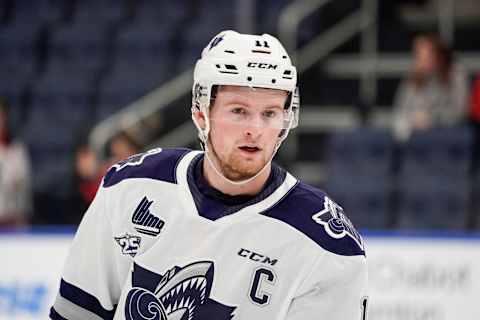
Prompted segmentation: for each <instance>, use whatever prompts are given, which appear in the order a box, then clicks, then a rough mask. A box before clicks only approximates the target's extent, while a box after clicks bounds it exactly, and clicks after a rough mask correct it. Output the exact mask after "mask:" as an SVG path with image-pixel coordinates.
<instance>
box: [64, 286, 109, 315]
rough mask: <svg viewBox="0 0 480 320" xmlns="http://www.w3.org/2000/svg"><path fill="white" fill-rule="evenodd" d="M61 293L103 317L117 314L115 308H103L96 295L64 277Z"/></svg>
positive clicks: (69, 299)
mask: <svg viewBox="0 0 480 320" xmlns="http://www.w3.org/2000/svg"><path fill="white" fill-rule="evenodd" d="M60 295H61V296H62V297H64V298H65V299H67V300H68V301H70V302H72V303H74V304H76V305H77V306H79V307H82V308H83V309H85V310H88V311H90V312H93V313H95V314H96V315H97V316H99V317H100V318H102V319H113V315H114V314H115V308H114V309H113V310H107V309H105V308H103V307H102V305H101V304H100V301H98V299H97V298H96V297H94V296H92V295H91V294H89V293H88V292H85V291H83V290H82V289H80V288H78V287H76V286H74V285H73V284H70V283H68V282H66V281H65V280H63V279H62V280H61V282H60Z"/></svg>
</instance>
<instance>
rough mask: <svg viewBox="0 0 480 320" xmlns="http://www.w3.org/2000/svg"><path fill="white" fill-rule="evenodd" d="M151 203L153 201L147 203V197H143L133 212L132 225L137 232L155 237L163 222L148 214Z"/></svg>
mask: <svg viewBox="0 0 480 320" xmlns="http://www.w3.org/2000/svg"><path fill="white" fill-rule="evenodd" d="M152 203H153V201H149V200H148V198H147V197H143V199H142V200H141V201H140V203H139V204H138V206H137V208H136V209H135V211H134V212H133V216H132V223H133V224H134V225H135V230H137V231H138V232H140V233H143V234H146V235H149V236H154V237H156V236H158V234H159V233H160V231H161V230H162V228H163V225H164V224H165V222H164V221H163V220H162V219H160V218H159V217H157V216H155V215H153V214H152V213H151V212H150V206H151V205H152Z"/></svg>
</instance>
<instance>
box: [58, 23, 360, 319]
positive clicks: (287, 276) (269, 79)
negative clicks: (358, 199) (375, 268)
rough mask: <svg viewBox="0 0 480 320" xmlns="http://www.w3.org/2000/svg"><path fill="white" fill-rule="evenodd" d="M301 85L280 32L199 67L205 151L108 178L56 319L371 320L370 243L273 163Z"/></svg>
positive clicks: (89, 215)
mask: <svg viewBox="0 0 480 320" xmlns="http://www.w3.org/2000/svg"><path fill="white" fill-rule="evenodd" d="M296 83H297V74H296V69H295V67H294V66H293V65H292V64H291V61H290V58H289V57H288V55H287V53H286V51H285V49H284V48H283V47H282V45H281V44H280V42H279V41H278V40H277V39H276V38H274V37H272V36H270V35H266V34H264V35H261V36H258V35H246V34H239V33H237V32H234V31H224V32H221V33H220V34H218V35H217V36H216V37H214V38H213V39H212V40H211V41H210V43H209V44H208V45H207V47H206V48H205V49H204V50H203V52H202V55H201V58H200V59H199V60H198V61H197V64H196V67H195V72H194V86H193V99H192V101H193V106H192V118H193V121H194V123H195V125H196V126H197V128H198V133H199V137H200V140H201V142H202V145H203V147H204V152H201V151H191V150H187V149H165V150H162V149H154V150H150V151H148V152H146V153H143V154H139V155H136V156H133V157H131V158H129V159H127V160H125V161H122V162H120V163H118V164H116V165H114V166H113V167H112V168H111V169H110V170H109V171H108V173H107V174H106V175H105V177H104V179H103V183H102V186H101V187H100V189H99V191H98V193H97V195H96V198H95V200H94V201H93V203H92V205H91V207H90V208H89V209H88V211H87V212H86V214H85V217H84V218H83V221H82V223H81V225H80V227H79V229H78V232H77V234H76V236H75V239H74V241H73V245H72V248H71V251H70V254H69V256H68V259H67V261H66V265H65V269H64V272H63V275H62V279H61V284H60V290H59V294H58V296H57V299H56V301H55V303H54V305H53V307H52V308H51V313H50V317H51V318H52V319H54V320H58V319H69V320H75V319H128V320H140V319H158V320H174V319H175V320H187V319H188V320H213V319H215V320H223V319H245V320H251V319H254V320H255V319H269V320H270V319H272V320H273V319H275V320H276V319H278V320H280V319H288V320H300V319H329V320H336V319H338V320H340V319H341V320H359V319H362V320H363V319H365V317H366V307H367V296H366V283H367V270H366V259H365V251H364V245H363V241H362V238H361V237H360V235H359V234H358V233H357V232H356V231H355V229H354V227H353V226H352V224H351V223H350V221H349V220H348V218H347V217H346V216H345V215H344V212H343V210H342V208H341V207H340V206H338V205H337V204H336V203H335V202H334V201H332V200H331V199H330V198H329V197H328V196H326V195H325V193H323V192H322V191H320V190H318V189H315V188H313V187H311V186H308V185H306V184H304V183H302V182H300V181H298V180H297V179H295V178H294V177H293V176H292V175H290V174H289V173H288V172H286V171H285V170H283V169H282V168H280V167H279V166H277V165H275V164H273V163H272V158H273V157H274V155H275V153H276V151H277V150H278V148H279V147H280V144H281V143H282V141H283V140H284V139H285V138H286V137H287V135H288V132H289V130H290V129H292V128H294V127H295V126H296V125H297V122H298V112H299V97H298V91H297V89H296Z"/></svg>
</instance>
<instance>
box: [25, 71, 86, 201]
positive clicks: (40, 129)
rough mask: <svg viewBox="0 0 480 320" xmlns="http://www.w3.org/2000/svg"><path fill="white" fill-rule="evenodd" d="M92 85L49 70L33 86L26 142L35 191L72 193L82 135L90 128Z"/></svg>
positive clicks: (79, 78) (77, 78) (74, 77)
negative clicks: (75, 156) (74, 155)
mask: <svg viewBox="0 0 480 320" xmlns="http://www.w3.org/2000/svg"><path fill="white" fill-rule="evenodd" d="M92 95H93V88H92V82H91V81H88V80H87V79H85V78H81V77H79V76H78V75H75V74H73V75H72V74H66V73H57V72H56V71H55V70H49V71H48V72H47V73H45V74H44V75H43V77H41V78H40V79H39V80H38V81H37V82H36V83H35V84H34V86H33V89H32V101H33V102H32V105H31V107H30V113H29V118H28V121H27V125H26V128H25V140H26V142H27V145H28V146H29V150H30V153H31V158H32V168H33V181H34V182H33V183H34V191H35V192H47V193H48V192H60V193H61V192H64V190H70V189H68V188H70V187H71V184H72V179H73V175H74V173H73V168H74V166H73V153H74V147H75V143H76V142H77V139H78V135H79V134H80V133H83V130H85V128H88V126H89V125H90V123H91V122H90V118H91V97H92Z"/></svg>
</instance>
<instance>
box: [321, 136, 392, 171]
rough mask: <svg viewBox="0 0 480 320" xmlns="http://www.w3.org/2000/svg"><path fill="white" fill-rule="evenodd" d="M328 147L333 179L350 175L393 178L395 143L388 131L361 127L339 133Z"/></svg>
mask: <svg viewBox="0 0 480 320" xmlns="http://www.w3.org/2000/svg"><path fill="white" fill-rule="evenodd" d="M326 148H327V150H326V163H327V169H328V176H329V177H333V178H335V177H336V176H339V175H344V174H350V175H356V176H364V177H369V176H370V177H371V178H372V179H377V178H378V177H380V178H384V177H388V176H389V175H390V171H391V165H392V156H393V150H394V141H393V137H392V135H391V133H390V132H389V130H387V129H380V128H369V127H361V128H358V129H354V130H352V131H345V132H335V133H332V134H331V135H330V137H329V139H328V141H327V146H326Z"/></svg>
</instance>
